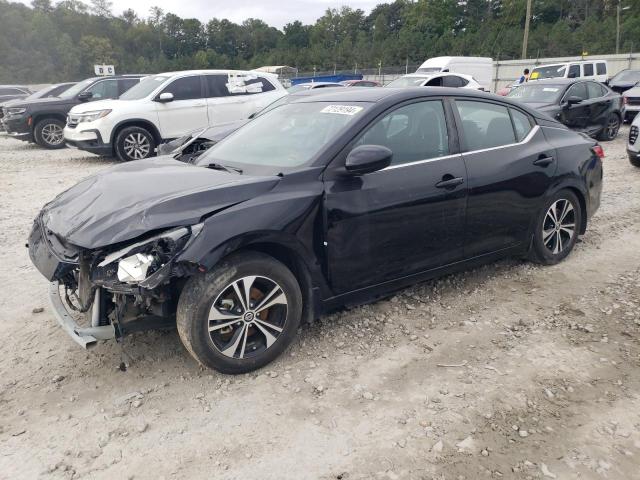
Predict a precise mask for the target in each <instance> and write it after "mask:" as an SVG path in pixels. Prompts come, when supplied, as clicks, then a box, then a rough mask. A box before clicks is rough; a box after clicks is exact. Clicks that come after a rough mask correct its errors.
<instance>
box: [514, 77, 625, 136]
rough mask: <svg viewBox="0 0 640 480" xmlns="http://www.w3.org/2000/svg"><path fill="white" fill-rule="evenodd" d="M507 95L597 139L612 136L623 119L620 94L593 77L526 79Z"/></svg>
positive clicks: (616, 132) (615, 133)
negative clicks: (532, 80) (526, 80)
mask: <svg viewBox="0 0 640 480" xmlns="http://www.w3.org/2000/svg"><path fill="white" fill-rule="evenodd" d="M507 97H508V98H512V99H514V100H518V101H520V102H522V103H524V104H526V105H529V106H530V107H532V108H535V109H537V110H539V111H541V112H544V113H546V114H548V115H549V116H551V117H552V118H555V119H556V120H558V121H560V122H562V123H563V124H564V125H566V126H568V127H570V128H572V129H574V130H577V131H580V132H584V133H586V134H587V135H589V136H591V137H597V138H598V139H599V140H613V139H614V138H616V136H617V135H618V130H619V129H620V125H621V124H622V120H623V104H622V97H621V96H620V95H619V94H617V93H615V92H614V91H612V90H611V89H610V88H608V87H607V86H605V85H603V84H601V83H598V82H596V81H593V80H581V79H566V78H558V79H546V80H539V81H536V82H527V83H524V84H522V85H520V86H519V87H517V88H515V89H514V90H512V91H511V92H510V93H509V95H507Z"/></svg>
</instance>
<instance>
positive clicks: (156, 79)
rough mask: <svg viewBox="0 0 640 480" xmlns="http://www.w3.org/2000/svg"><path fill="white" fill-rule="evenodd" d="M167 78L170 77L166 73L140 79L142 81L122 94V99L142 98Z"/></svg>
mask: <svg viewBox="0 0 640 480" xmlns="http://www.w3.org/2000/svg"><path fill="white" fill-rule="evenodd" d="M167 80H169V77H167V76H166V75H153V76H151V77H145V78H143V79H142V80H140V83H137V84H135V85H134V86H133V87H131V88H130V89H129V90H127V91H126V92H124V93H123V94H122V95H120V100H140V99H142V98H145V97H147V96H148V95H149V94H151V92H153V91H154V90H155V89H156V88H158V87H159V86H160V85H162V84H163V83H164V82H166V81H167Z"/></svg>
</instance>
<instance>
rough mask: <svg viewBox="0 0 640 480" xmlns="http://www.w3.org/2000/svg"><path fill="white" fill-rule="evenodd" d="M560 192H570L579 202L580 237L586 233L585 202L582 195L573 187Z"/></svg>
mask: <svg viewBox="0 0 640 480" xmlns="http://www.w3.org/2000/svg"><path fill="white" fill-rule="evenodd" d="M562 190H569V191H570V192H572V193H573V194H574V195H575V196H576V197H577V198H578V202H580V210H581V213H582V215H580V219H581V220H580V235H584V234H585V233H586V231H587V215H588V213H587V201H586V197H585V195H584V193H583V192H582V191H581V190H580V189H579V188H577V187H575V186H568V187H565V188H563V189H562Z"/></svg>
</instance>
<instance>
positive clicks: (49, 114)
mask: <svg viewBox="0 0 640 480" xmlns="http://www.w3.org/2000/svg"><path fill="white" fill-rule="evenodd" d="M47 118H55V119H56V120H60V121H61V122H63V123H64V124H66V123H67V117H66V115H65V114H63V113H61V112H42V113H40V112H38V113H36V114H34V115H32V116H31V133H33V132H34V131H35V129H36V125H37V124H38V123H39V122H41V121H42V120H46V119H47Z"/></svg>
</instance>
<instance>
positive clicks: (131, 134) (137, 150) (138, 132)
mask: <svg viewBox="0 0 640 480" xmlns="http://www.w3.org/2000/svg"><path fill="white" fill-rule="evenodd" d="M115 151H116V155H117V157H118V158H119V159H120V160H122V161H123V162H129V161H132V160H143V159H145V158H149V157H153V156H154V155H155V151H156V141H155V138H153V135H152V134H151V132H149V130H147V129H146V128H142V127H125V128H123V129H122V130H120V131H119V132H118V135H116V145H115Z"/></svg>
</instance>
